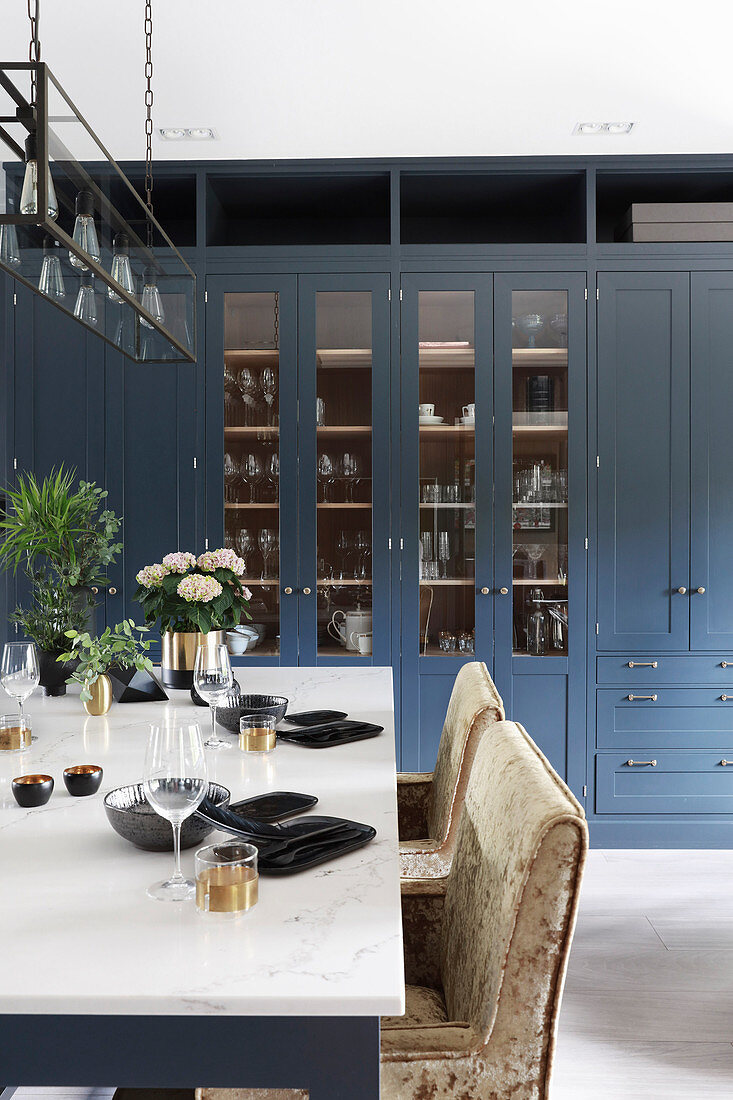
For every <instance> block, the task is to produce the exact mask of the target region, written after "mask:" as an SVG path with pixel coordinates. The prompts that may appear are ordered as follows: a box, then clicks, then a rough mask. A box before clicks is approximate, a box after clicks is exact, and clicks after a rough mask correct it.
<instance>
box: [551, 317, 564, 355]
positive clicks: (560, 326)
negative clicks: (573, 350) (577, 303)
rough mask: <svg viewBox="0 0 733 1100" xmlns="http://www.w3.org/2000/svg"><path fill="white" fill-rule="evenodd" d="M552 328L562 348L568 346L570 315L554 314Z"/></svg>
mask: <svg viewBox="0 0 733 1100" xmlns="http://www.w3.org/2000/svg"><path fill="white" fill-rule="evenodd" d="M550 328H551V329H552V331H553V332H554V333H555V335H556V336H557V339H558V341H559V344H560V347H561V348H566V347H567V346H568V315H567V313H554V314H553V315H552V317H551V318H550Z"/></svg>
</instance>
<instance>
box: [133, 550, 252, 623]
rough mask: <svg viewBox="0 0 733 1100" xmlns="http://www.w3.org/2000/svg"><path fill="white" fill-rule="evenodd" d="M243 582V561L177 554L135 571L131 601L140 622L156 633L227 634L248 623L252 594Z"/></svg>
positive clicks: (228, 553) (229, 555)
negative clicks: (138, 608) (138, 610)
mask: <svg viewBox="0 0 733 1100" xmlns="http://www.w3.org/2000/svg"><path fill="white" fill-rule="evenodd" d="M243 576H244V561H243V560H242V558H240V557H239V556H238V555H237V554H236V553H235V551H234V550H227V549H224V548H222V549H220V550H207V551H206V552H205V553H203V554H200V555H199V556H198V557H196V555H195V554H191V553H189V552H188V551H176V553H174V554H166V555H165V557H164V558H163V560H162V561H161V562H155V563H154V564H153V565H146V566H144V567H143V568H142V569H141V570H140V572H139V573H138V574H137V577H136V578H135V579H136V580H137V583H138V588H137V591H136V593H135V599H136V600H137V602H138V603H139V604H140V605H141V607H142V609H143V611H144V612H145V622H146V623H147V624H148V625H149V626H152V625H154V624H155V623H156V622H159V623H160V630H161V633H165V632H166V631H170V632H172V633H181V632H187V633H193V632H195V631H201V633H202V634H208V632H209V631H210V630H231V629H232V628H233V627H235V626H237V624H238V623H240V622H241V621H242V617H243V616H244V617H246V618H248V619H249V618H250V617H251V616H250V614H249V611H248V610H247V604H248V602H249V601H250V600H251V599H252V593H251V592H250V590H249V589H248V588H247V586H246V585H244V584H243V583H242V580H241V578H242V577H243Z"/></svg>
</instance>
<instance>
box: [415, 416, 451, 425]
mask: <svg viewBox="0 0 733 1100" xmlns="http://www.w3.org/2000/svg"><path fill="white" fill-rule="evenodd" d="M418 419H419V421H420V423H421V424H442V423H443V421H444V419H445V417H443V416H420V417H418Z"/></svg>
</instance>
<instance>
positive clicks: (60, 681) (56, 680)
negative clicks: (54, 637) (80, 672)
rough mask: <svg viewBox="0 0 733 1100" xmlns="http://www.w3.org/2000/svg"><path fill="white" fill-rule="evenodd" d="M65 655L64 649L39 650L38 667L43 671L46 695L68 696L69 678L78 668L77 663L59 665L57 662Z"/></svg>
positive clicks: (43, 687) (69, 662) (68, 662)
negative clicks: (67, 683) (58, 658)
mask: <svg viewBox="0 0 733 1100" xmlns="http://www.w3.org/2000/svg"><path fill="white" fill-rule="evenodd" d="M62 653H63V650H62V649H50V650H49V649H39V650H38V667H39V668H40V670H41V681H40V682H41V687H42V689H43V694H44V695H52V696H55V697H57V696H59V695H66V680H67V677H69V676H70V675H71V673H72V672H73V671H74V669H75V668H76V666H77V664H78V662H77V661H67V662H65V663H64V664H59V662H58V661H57V660H56V658H57V657H58V656H60V655H61V654H62Z"/></svg>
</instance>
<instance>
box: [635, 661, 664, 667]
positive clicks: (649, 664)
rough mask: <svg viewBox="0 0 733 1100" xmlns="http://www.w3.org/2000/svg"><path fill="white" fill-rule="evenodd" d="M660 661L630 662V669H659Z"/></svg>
mask: <svg viewBox="0 0 733 1100" xmlns="http://www.w3.org/2000/svg"><path fill="white" fill-rule="evenodd" d="M658 666H659V661H629V662H628V667H629V668H658Z"/></svg>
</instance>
